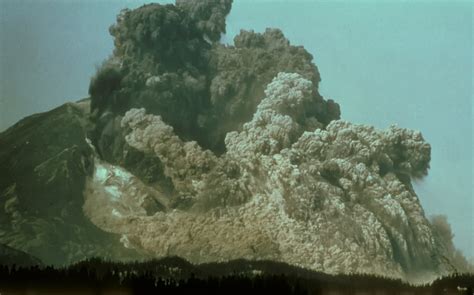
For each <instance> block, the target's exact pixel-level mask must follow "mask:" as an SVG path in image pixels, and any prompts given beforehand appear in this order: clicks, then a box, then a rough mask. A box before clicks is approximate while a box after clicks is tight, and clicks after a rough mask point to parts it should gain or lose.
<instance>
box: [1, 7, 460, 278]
mask: <svg viewBox="0 0 474 295" xmlns="http://www.w3.org/2000/svg"><path fill="white" fill-rule="evenodd" d="M231 4H232V1H230V0H206V1H195V2H193V1H177V4H176V5H159V4H150V5H145V6H143V7H140V8H138V9H136V10H132V11H130V10H124V11H122V12H121V14H120V15H119V16H118V17H117V23H116V24H115V25H113V26H112V27H111V29H110V32H111V34H112V35H113V36H114V38H115V46H116V48H115V51H114V54H113V55H112V56H111V57H110V58H109V59H108V60H107V61H105V62H104V64H103V65H102V67H101V68H100V69H99V70H98V72H97V74H96V75H95V76H94V77H93V78H92V80H91V85H90V95H91V97H90V100H85V101H81V102H78V103H70V104H66V105H64V106H62V107H59V108H57V109H55V110H52V111H50V112H47V113H43V114H38V115H34V116H31V117H29V118H26V119H24V120H22V121H20V122H19V123H17V124H16V125H14V126H13V127H11V128H10V129H8V130H7V131H5V132H3V133H1V134H0V164H1V167H2V171H1V177H0V221H1V222H0V242H1V243H5V244H7V245H9V246H12V247H14V248H17V249H21V250H23V251H25V252H28V253H31V254H33V255H35V256H37V257H39V258H40V259H41V260H43V261H44V262H46V263H55V264H61V263H70V262H74V261H77V260H80V259H83V258H85V257H92V256H100V257H108V258H111V259H138V258H146V257H163V256H169V255H177V256H181V257H184V258H186V259H188V260H189V261H191V262H195V263H203V262H212V261H225V260H230V259H239V258H245V259H257V260H259V259H266V260H274V261H282V262H286V263H290V264H293V265H298V266H302V267H305V268H309V269H312V270H317V271H324V272H328V273H354V272H363V273H375V274H383V275H389V276H393V277H400V278H406V279H428V278H432V277H434V276H438V275H442V274H446V273H449V272H452V271H454V270H459V271H464V270H467V264H466V263H465V260H463V259H464V258H463V257H462V256H460V255H459V253H458V252H456V251H455V248H454V247H453V245H452V241H451V236H450V235H449V234H446V230H445V229H443V228H441V227H442V226H441V227H440V224H439V223H433V224H432V223H430V221H429V220H428V219H427V218H426V216H425V213H424V212H423V208H422V207H421V205H420V202H419V199H418V197H417V195H416V193H415V192H414V190H413V187H412V185H411V182H412V180H413V179H415V178H420V177H423V176H425V175H426V173H427V171H428V169H429V161H430V150H431V147H430V145H429V144H428V143H426V142H425V141H424V139H423V136H422V134H421V133H420V132H418V131H412V130H407V129H402V128H399V127H396V126H392V127H390V128H388V129H386V130H376V129H375V128H373V127H371V126H365V125H355V124H352V123H350V122H347V121H343V120H340V109H339V105H338V104H337V103H336V102H334V101H332V100H326V99H325V98H323V97H322V96H321V95H320V94H319V91H318V83H319V81H320V74H319V71H318V69H317V67H316V66H315V65H314V63H312V56H311V54H309V53H308V52H307V51H306V50H305V49H304V48H303V47H301V46H293V45H291V44H290V42H289V41H288V40H287V39H286V38H285V36H284V35H283V33H282V32H281V31H280V30H278V29H267V30H266V31H265V32H264V33H254V32H252V31H242V32H241V33H240V34H239V35H237V36H236V37H235V40H234V45H233V46H230V45H223V44H220V43H219V42H218V41H219V36H220V35H221V33H223V32H225V17H226V15H227V14H228V13H229V11H230V8H231ZM89 102H90V106H89Z"/></svg>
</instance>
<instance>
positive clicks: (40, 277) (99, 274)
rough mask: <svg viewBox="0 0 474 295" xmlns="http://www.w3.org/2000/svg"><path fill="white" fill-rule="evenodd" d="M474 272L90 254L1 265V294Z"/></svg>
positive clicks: (234, 288) (229, 290)
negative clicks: (110, 258)
mask: <svg viewBox="0 0 474 295" xmlns="http://www.w3.org/2000/svg"><path fill="white" fill-rule="evenodd" d="M473 287H474V275H473V274H469V275H468V274H456V275H452V276H449V277H444V278H441V279H438V280H436V281H434V282H433V283H431V284H425V285H419V286H414V285H410V284H408V283H404V282H403V281H402V280H399V279H398V280H397V279H391V278H387V277H383V276H372V275H362V274H354V275H328V274H324V273H320V272H314V271H310V270H306V269H303V268H298V267H295V266H290V265H288V264H285V263H279V262H271V261H248V260H234V261H230V262H225V263H208V264H200V265H193V264H191V263H189V262H187V261H186V260H183V259H181V258H178V257H170V258H165V259H162V260H153V261H148V262H134V263H115V262H106V261H103V260H99V259H91V260H87V261H84V262H80V263H77V264H74V265H71V266H69V267H67V268H53V267H40V266H34V267H15V266H11V265H10V266H0V293H1V294H2V295H5V294H150V293H151V294H177V293H178V294H181V293H190V292H193V293H195V292H203V293H206V294H262V293H278V294H473Z"/></svg>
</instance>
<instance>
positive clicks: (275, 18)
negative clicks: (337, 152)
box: [0, 0, 474, 256]
mask: <svg viewBox="0 0 474 295" xmlns="http://www.w3.org/2000/svg"><path fill="white" fill-rule="evenodd" d="M160 2H162V3H163V2H164V1H160ZM167 2H172V1H167ZM143 3H146V1H131V0H130V1H123V0H122V1H98V0H97V1H95V0H94V1H93V0H89V1H79V0H77V1H66V0H63V1H60V0H56V1H50V0H49V1H46V0H28V1H21V0H0V81H1V82H0V130H3V129H5V128H6V127H8V126H10V125H11V124H13V123H14V122H16V121H17V120H19V119H20V118H22V117H23V116H26V115H29V114H32V113H35V112H39V111H46V110H48V109H50V108H52V107H55V106H57V105H60V104H62V103H63V102H65V101H71V100H76V99H79V98H82V97H85V96H86V95H87V89H88V84H89V78H90V77H91V75H93V73H94V72H95V66H96V65H98V64H100V62H101V61H102V60H103V59H105V58H106V57H107V56H108V55H109V54H111V52H112V49H113V43H112V38H111V37H110V35H109V34H108V27H109V26H110V25H111V24H112V23H113V22H114V21H115V16H116V14H117V13H118V12H119V11H120V9H121V8H123V7H129V8H134V7H137V6H140V5H141V4H143ZM266 27H279V28H281V29H282V31H283V32H284V33H285V35H286V36H287V37H288V38H289V39H290V41H291V43H292V44H295V45H303V46H305V48H306V49H307V50H308V51H309V52H311V53H312V54H313V56H314V58H315V63H316V64H317V65H318V67H319V70H320V72H321V76H322V83H321V87H320V90H321V93H322V94H323V95H324V96H325V97H327V98H333V99H335V100H336V101H337V102H339V103H340V104H341V109H342V118H343V119H346V120H349V121H352V122H356V123H364V124H370V125H374V126H376V127H378V128H386V127H388V126H389V125H390V124H392V123H397V124H398V125H399V126H401V127H407V128H412V129H418V130H420V131H421V132H422V133H423V135H424V136H425V138H426V140H427V141H428V142H430V143H431V145H432V163H431V170H430V172H429V176H428V177H427V178H425V179H424V180H423V181H421V182H419V183H417V184H416V190H417V192H418V194H419V196H420V199H421V201H422V204H423V206H424V208H425V211H426V213H427V215H430V214H446V215H448V220H449V221H450V222H451V224H452V227H453V231H454V233H455V238H454V239H455V243H456V245H457V246H458V247H459V248H461V249H462V250H463V251H464V252H465V253H466V254H467V255H469V256H474V250H473V245H474V234H473V233H474V229H473V227H474V220H473V211H474V210H473V183H474V178H473V172H472V167H473V141H472V136H473V122H472V113H473V106H472V93H473V80H472V65H473V61H472V4H471V3H470V2H468V1H464V2H453V1H445V2H429V1H425V2H413V1H403V2H400V1H384V2H380V1H337V2H334V1H324V2H321V1H304V2H301V1H300V2H298V1H273V0H267V1H243V0H234V5H233V9H232V11H231V14H230V16H229V17H228V33H227V35H226V36H225V37H224V38H223V40H225V41H227V42H229V41H230V40H232V38H233V36H234V35H235V34H236V33H238V31H239V30H240V29H241V28H244V29H254V30H256V31H263V30H264V29H265V28H266Z"/></svg>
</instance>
